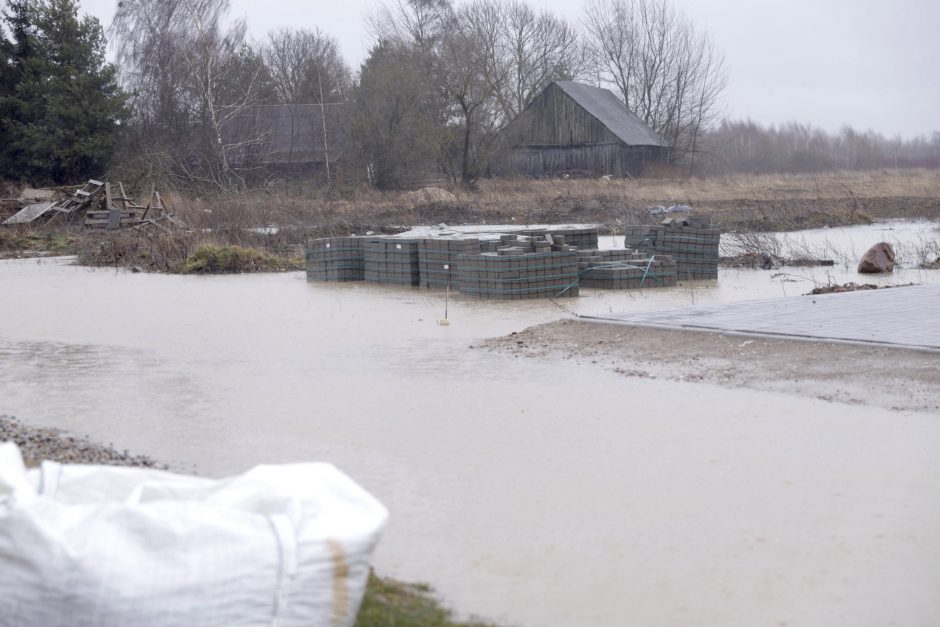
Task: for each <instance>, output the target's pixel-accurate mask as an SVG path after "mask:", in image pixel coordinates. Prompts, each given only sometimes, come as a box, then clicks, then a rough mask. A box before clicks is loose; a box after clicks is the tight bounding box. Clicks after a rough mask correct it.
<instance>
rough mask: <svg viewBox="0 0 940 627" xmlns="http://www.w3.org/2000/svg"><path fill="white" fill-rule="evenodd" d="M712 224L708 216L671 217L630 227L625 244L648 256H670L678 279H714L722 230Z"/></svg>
mask: <svg viewBox="0 0 940 627" xmlns="http://www.w3.org/2000/svg"><path fill="white" fill-rule="evenodd" d="M709 225H710V219H709V218H708V217H707V216H690V217H689V218H675V219H672V218H670V219H667V220H665V221H664V223H663V224H662V225H659V226H628V227H625V229H624V232H625V235H624V245H625V246H626V247H627V248H636V249H637V250H638V251H640V252H642V253H644V254H647V255H669V256H670V257H672V258H673V259H674V260H675V262H676V273H677V275H678V278H679V279H715V278H717V277H718V245H719V242H720V240H721V231H720V230H718V229H712V228H708V227H709Z"/></svg>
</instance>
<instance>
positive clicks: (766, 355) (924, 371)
mask: <svg viewBox="0 0 940 627" xmlns="http://www.w3.org/2000/svg"><path fill="white" fill-rule="evenodd" d="M485 347H486V348H489V349H491V350H495V351H500V352H504V353H511V354H514V355H516V356H517V357H520V358H530V359H546V360H551V359H571V360H575V361H577V362H579V363H583V364H584V366H585V367H590V368H602V369H605V370H612V371H614V372H617V373H619V374H621V375H623V376H625V377H642V378H657V379H667V380H674V381H692V382H702V383H710V384H715V385H720V386H725V387H732V388H737V387H744V388H751V389H756V390H767V391H776V392H783V393H786V394H793V395H798V396H808V397H813V398H819V399H822V400H826V401H831V402H838V403H848V404H859V405H872V406H876V407H884V408H887V409H891V410H895V411H913V412H938V411H940V356H938V355H936V354H932V353H926V352H918V351H910V350H902V349H896V348H881V347H869V346H856V345H845V344H831V343H823V342H804V341H793V340H776V339H761V338H746V337H741V336H732V335H723V334H719V333H705V332H695V331H671V330H660V329H650V328H643V327H631V326H626V325H619V324H618V325H615V324H601V323H590V322H580V321H574V320H562V321H559V322H553V323H549V324H544V325H539V326H536V327H531V328H529V329H526V330H524V331H522V332H520V333H512V334H510V335H508V336H505V337H501V338H496V339H492V340H488V341H487V342H486V343H485Z"/></svg>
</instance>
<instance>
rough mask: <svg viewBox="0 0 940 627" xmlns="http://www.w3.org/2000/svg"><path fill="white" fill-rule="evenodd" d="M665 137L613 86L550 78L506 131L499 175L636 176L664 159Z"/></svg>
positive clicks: (497, 158) (495, 161) (494, 163)
mask: <svg viewBox="0 0 940 627" xmlns="http://www.w3.org/2000/svg"><path fill="white" fill-rule="evenodd" d="M664 154H665V148H664V144H663V140H662V138H660V137H659V135H658V134H657V133H656V132H655V131H654V130H653V129H651V128H650V127H649V126H648V125H647V124H646V123H645V122H643V121H642V120H640V119H639V118H638V117H636V116H635V115H633V113H631V112H630V111H629V110H628V109H627V108H626V107H625V106H624V105H623V103H622V102H620V100H618V99H617V97H616V96H615V95H614V94H613V93H611V92H610V91H609V90H607V89H603V88H600V87H592V86H590V85H584V84H582V83H575V82H572V81H556V82H554V83H552V84H550V85H549V86H548V87H546V88H545V90H544V91H543V92H542V93H541V94H539V96H537V97H536V98H535V100H533V101H532V102H531V103H529V105H528V106H527V107H526V108H525V109H524V110H523V111H522V112H521V113H520V114H519V115H518V116H516V118H515V119H513V120H512V121H511V122H510V123H509V124H507V125H506V127H505V128H504V129H503V130H502V131H500V133H499V137H498V143H497V149H496V151H495V153H494V155H493V157H492V158H491V159H490V174H492V175H493V176H514V175H515V176H531V177H543V176H559V175H562V174H572V175H588V176H591V175H595V176H603V175H611V176H617V177H625V176H636V175H638V174H640V173H641V172H642V171H643V169H644V168H645V167H646V166H647V165H649V164H652V163H660V162H662V160H663V157H664Z"/></svg>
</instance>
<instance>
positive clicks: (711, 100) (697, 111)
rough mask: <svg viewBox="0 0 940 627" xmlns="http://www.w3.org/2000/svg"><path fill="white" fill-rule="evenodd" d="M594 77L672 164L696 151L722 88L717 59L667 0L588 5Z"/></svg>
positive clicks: (593, 0)
mask: <svg viewBox="0 0 940 627" xmlns="http://www.w3.org/2000/svg"><path fill="white" fill-rule="evenodd" d="M584 26H585V31H586V33H587V37H588V45H589V48H590V54H591V61H592V66H593V73H594V75H595V78H596V80H597V81H598V82H599V83H601V84H608V85H611V86H612V87H614V89H615V91H616V92H617V93H618V94H619V95H620V97H621V98H622V99H623V101H624V103H625V105H626V106H627V108H629V109H630V110H631V111H633V112H634V113H636V115H638V116H639V117H640V118H641V119H643V120H644V121H645V122H646V123H647V124H649V125H650V126H651V127H652V128H653V129H654V130H656V131H657V132H658V133H659V134H660V136H662V137H663V139H664V140H665V142H666V144H667V147H668V158H669V160H670V161H671V162H676V161H679V160H680V159H682V158H683V157H685V156H687V155H689V154H691V155H693V157H692V166H693V167H694V154H695V152H696V151H697V150H698V143H699V142H698V140H699V137H700V135H701V134H702V133H703V132H705V131H706V130H708V128H709V127H710V126H711V125H712V124H713V123H714V122H715V120H716V117H717V112H718V107H719V106H720V100H721V95H722V93H723V91H724V89H725V86H726V84H727V78H726V73H725V70H724V60H723V56H722V55H721V53H720V52H719V51H718V49H717V48H716V47H715V45H714V43H713V42H712V41H711V39H709V38H708V36H707V35H705V34H702V33H699V32H697V31H696V30H695V28H694V27H693V25H692V23H691V22H690V21H689V20H688V19H687V18H686V17H685V16H683V15H682V14H681V13H679V12H678V11H677V10H676V9H675V8H674V7H673V5H672V4H670V2H669V0H633V1H632V2H630V3H629V4H628V3H627V2H626V0H590V1H589V3H588V5H587V7H586V12H585V17H584Z"/></svg>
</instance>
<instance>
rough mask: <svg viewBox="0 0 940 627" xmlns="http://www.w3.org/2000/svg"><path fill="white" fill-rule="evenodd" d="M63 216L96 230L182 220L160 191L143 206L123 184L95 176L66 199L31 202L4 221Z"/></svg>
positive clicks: (137, 226)
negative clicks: (172, 212) (129, 193)
mask: <svg viewBox="0 0 940 627" xmlns="http://www.w3.org/2000/svg"><path fill="white" fill-rule="evenodd" d="M60 217H61V218H62V219H66V220H69V221H75V222H77V221H79V220H81V221H82V224H83V225H84V226H86V227H88V228H94V229H121V228H139V227H143V226H148V225H156V226H161V224H160V223H161V222H164V221H165V222H170V223H172V224H175V225H177V226H179V221H178V220H176V219H175V218H174V217H173V214H171V213H170V212H169V211H168V210H167V207H166V205H165V204H164V202H163V199H162V198H161V197H160V193H159V192H158V191H156V190H152V191H151V193H150V199H149V200H148V202H147V204H146V205H141V204H138V203H137V202H136V201H135V200H134V199H133V198H130V197H129V196H128V195H127V193H126V192H125V191H124V185H123V183H118V184H117V186H116V187H112V185H111V183H107V182H102V181H96V180H94V179H90V180H89V181H88V182H87V183H85V185H83V186H82V187H81V189H78V190H76V191H75V192H74V193H73V194H72V195H71V196H68V197H67V198H65V199H63V200H59V201H56V202H43V203H34V204H31V205H28V206H26V207H24V208H23V209H21V210H20V211H19V212H17V213H15V214H14V215H12V216H10V217H9V218H7V219H6V220H4V221H3V224H11V225H12V224H30V223H33V222H39V221H41V222H42V224H49V223H50V222H52V221H53V220H56V219H59V218H60Z"/></svg>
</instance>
